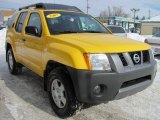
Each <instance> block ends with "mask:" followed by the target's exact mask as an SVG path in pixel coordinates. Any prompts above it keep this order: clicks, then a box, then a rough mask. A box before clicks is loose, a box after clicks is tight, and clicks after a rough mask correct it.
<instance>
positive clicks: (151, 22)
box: [141, 15, 160, 35]
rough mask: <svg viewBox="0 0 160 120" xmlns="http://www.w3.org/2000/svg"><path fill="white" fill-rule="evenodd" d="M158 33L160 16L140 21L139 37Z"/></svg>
mask: <svg viewBox="0 0 160 120" xmlns="http://www.w3.org/2000/svg"><path fill="white" fill-rule="evenodd" d="M159 31H160V15H159V16H156V17H153V18H151V19H147V20H143V21H141V35H153V34H155V33H156V32H159Z"/></svg>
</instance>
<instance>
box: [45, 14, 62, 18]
mask: <svg viewBox="0 0 160 120" xmlns="http://www.w3.org/2000/svg"><path fill="white" fill-rule="evenodd" d="M60 16H61V14H59V13H53V14H49V15H47V18H57V17H60Z"/></svg>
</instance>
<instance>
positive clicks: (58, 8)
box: [19, 3, 82, 12]
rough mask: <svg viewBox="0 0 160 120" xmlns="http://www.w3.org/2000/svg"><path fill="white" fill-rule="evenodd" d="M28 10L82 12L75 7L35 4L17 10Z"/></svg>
mask: <svg viewBox="0 0 160 120" xmlns="http://www.w3.org/2000/svg"><path fill="white" fill-rule="evenodd" d="M29 8H35V9H45V10H47V9H56V10H70V11H76V12H82V11H81V10H80V9H79V8H77V7H75V6H69V5H61V4H52V3H37V4H33V5H29V6H25V7H22V8H19V11H20V10H23V9H29Z"/></svg>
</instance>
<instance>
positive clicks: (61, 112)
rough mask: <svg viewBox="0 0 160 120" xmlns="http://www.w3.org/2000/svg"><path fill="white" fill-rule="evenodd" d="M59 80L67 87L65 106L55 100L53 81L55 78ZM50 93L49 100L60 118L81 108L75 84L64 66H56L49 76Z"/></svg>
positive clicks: (70, 114)
mask: <svg viewBox="0 0 160 120" xmlns="http://www.w3.org/2000/svg"><path fill="white" fill-rule="evenodd" d="M57 79H58V80H59V81H60V82H61V83H62V84H63V86H64V89H65V98H66V104H65V105H64V107H63V108H60V107H58V106H57V105H56V103H55V102H54V100H53V95H52V91H51V89H53V88H52V83H53V82H54V81H55V80H57ZM48 88H49V90H48V95H49V100H50V103H51V106H52V108H53V110H54V112H55V113H56V114H57V115H58V116H59V117H60V118H67V117H70V116H72V115H74V114H75V113H76V111H77V110H80V108H81V106H82V104H81V103H80V102H78V101H77V99H76V96H75V93H74V88H73V85H72V83H71V81H70V77H69V76H68V75H67V74H66V73H65V71H64V69H63V68H55V69H54V70H52V71H51V72H50V74H49V76H48Z"/></svg>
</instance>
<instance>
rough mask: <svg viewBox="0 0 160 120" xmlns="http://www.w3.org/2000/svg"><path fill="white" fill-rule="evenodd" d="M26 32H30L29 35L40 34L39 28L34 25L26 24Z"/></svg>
mask: <svg viewBox="0 0 160 120" xmlns="http://www.w3.org/2000/svg"><path fill="white" fill-rule="evenodd" d="M25 32H26V34H29V35H34V36H40V33H39V31H38V28H37V27H34V26H26V28H25Z"/></svg>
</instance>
